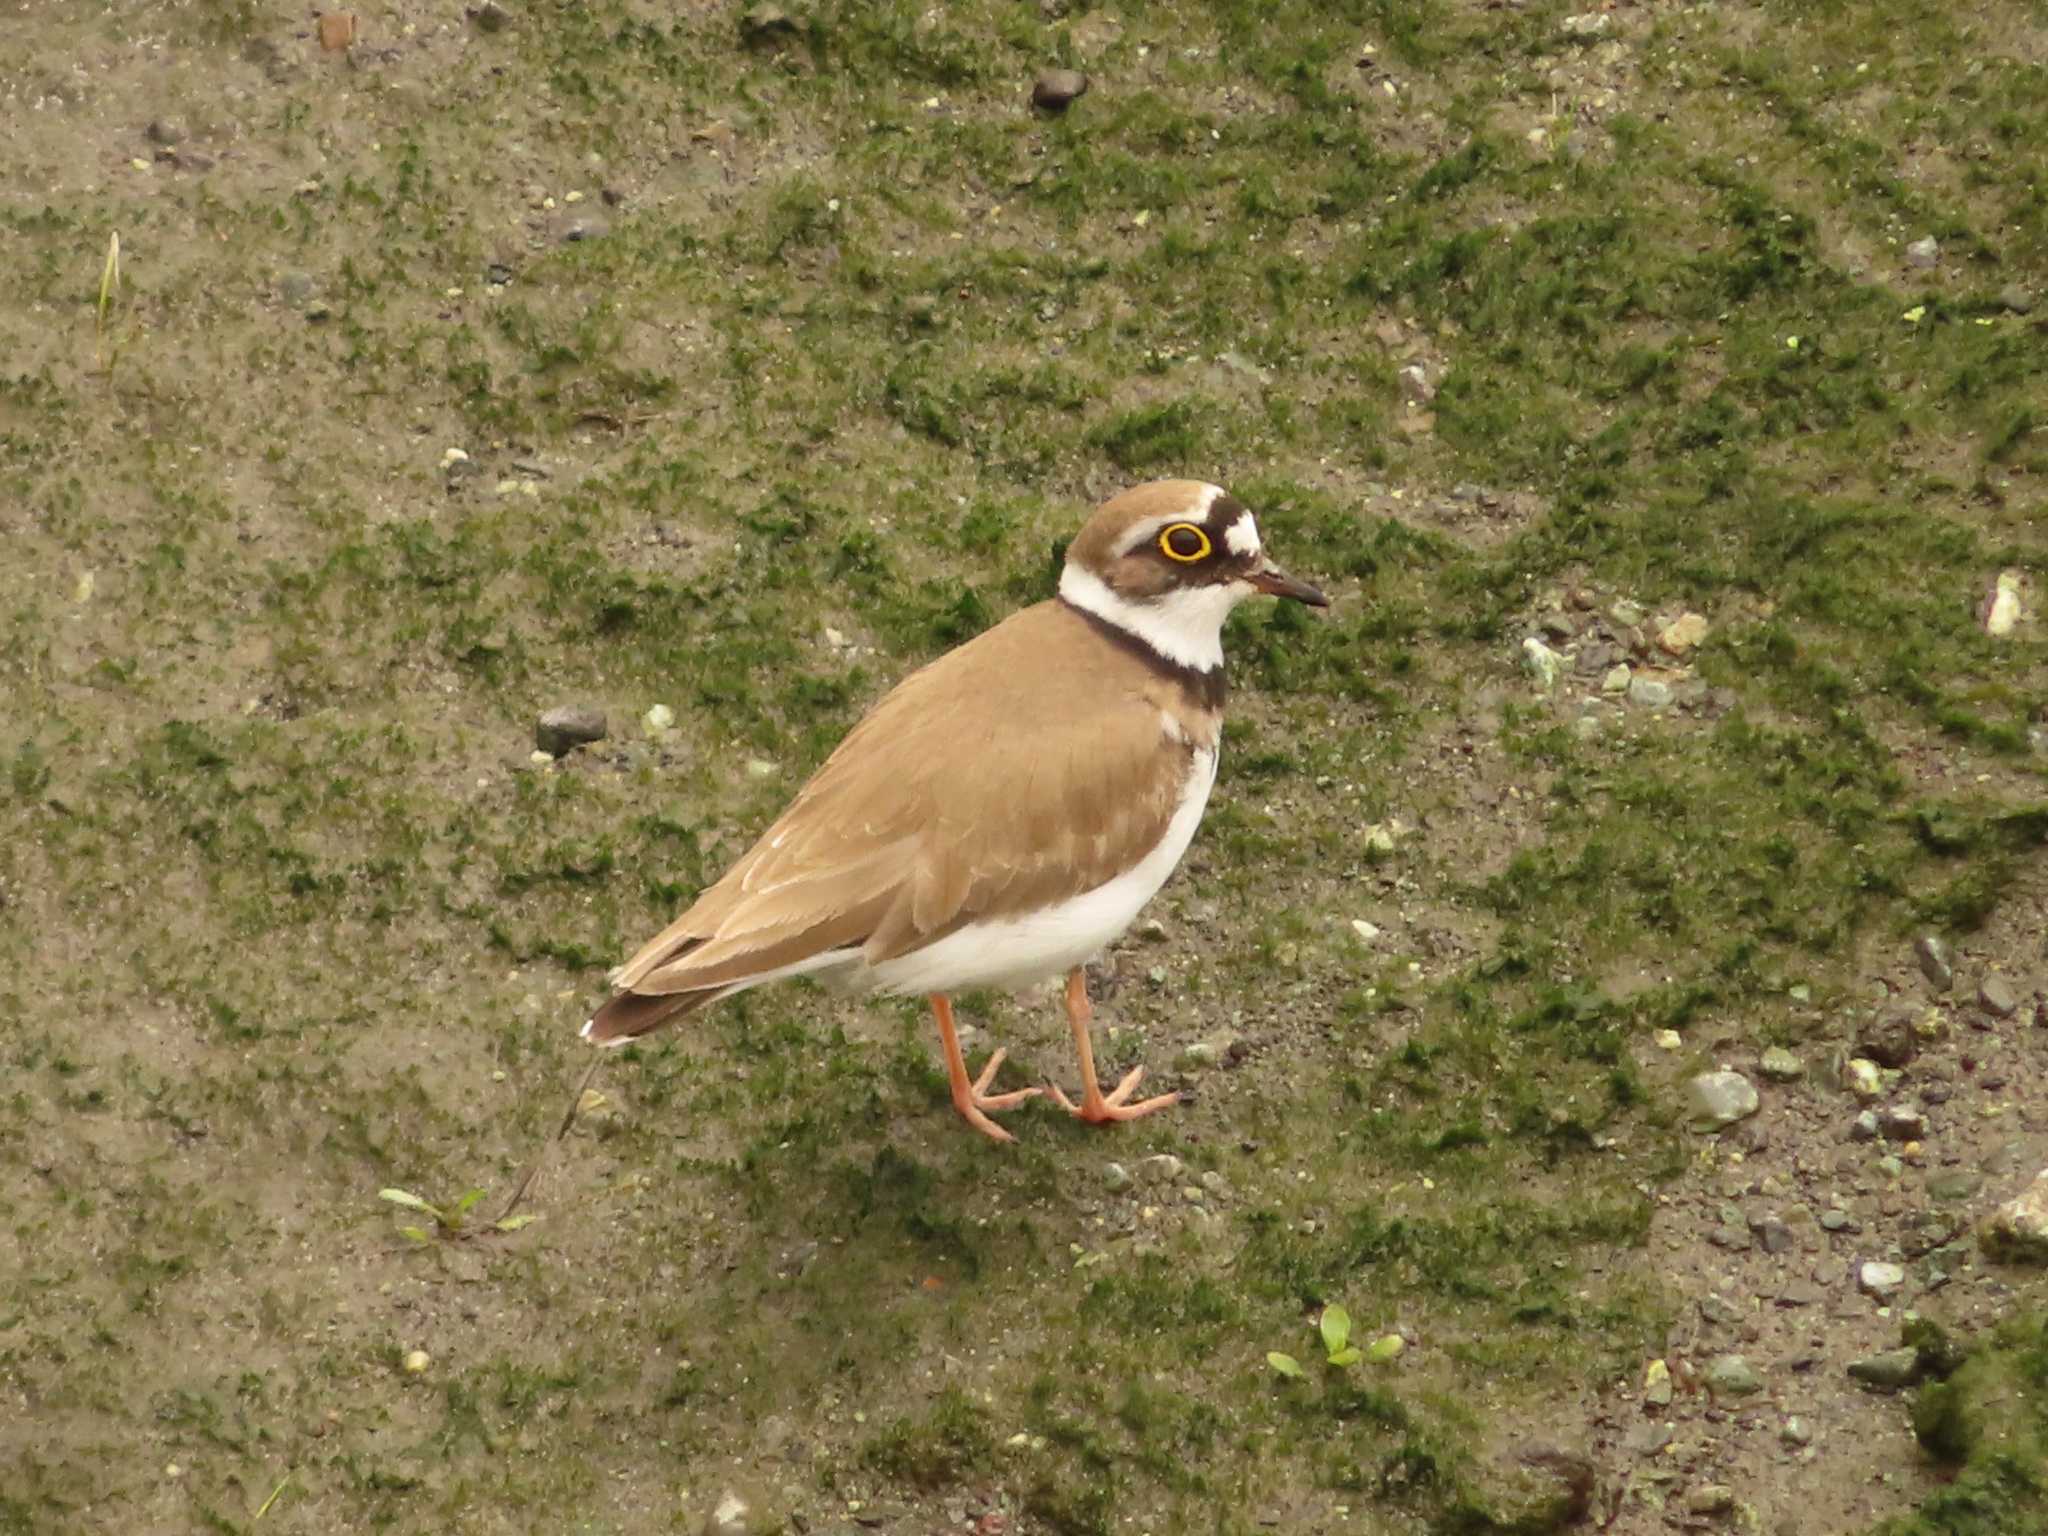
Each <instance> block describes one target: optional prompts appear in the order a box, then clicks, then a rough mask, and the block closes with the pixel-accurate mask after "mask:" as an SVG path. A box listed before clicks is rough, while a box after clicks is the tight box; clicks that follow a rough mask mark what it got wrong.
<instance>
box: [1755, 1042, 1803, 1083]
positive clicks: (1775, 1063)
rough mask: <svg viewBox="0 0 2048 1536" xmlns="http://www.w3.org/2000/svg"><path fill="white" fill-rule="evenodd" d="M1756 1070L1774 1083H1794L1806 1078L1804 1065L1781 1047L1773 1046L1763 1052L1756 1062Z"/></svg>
mask: <svg viewBox="0 0 2048 1536" xmlns="http://www.w3.org/2000/svg"><path fill="white" fill-rule="evenodd" d="M1756 1069H1757V1071H1758V1072H1760V1073H1762V1074H1763V1075H1764V1076H1765V1077H1768V1078H1769V1079H1770V1080H1771V1081H1772V1082H1774V1083H1796V1082H1798V1081H1799V1079H1801V1078H1802V1077H1804V1076H1806V1063H1805V1062H1803V1061H1801V1060H1800V1059H1799V1058H1798V1057H1797V1056H1794V1055H1793V1054H1792V1053H1791V1052H1790V1051H1788V1050H1786V1049H1785V1047H1784V1046H1782V1045H1774V1046H1772V1047H1771V1048H1770V1049H1769V1050H1767V1051H1765V1052H1764V1053H1763V1056H1762V1057H1761V1058H1759V1060H1758V1061H1757V1064H1756Z"/></svg>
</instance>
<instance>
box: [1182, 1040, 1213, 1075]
mask: <svg viewBox="0 0 2048 1536" xmlns="http://www.w3.org/2000/svg"><path fill="white" fill-rule="evenodd" d="M1222 1059H1223V1048H1222V1047H1221V1046H1219V1045H1218V1044H1217V1043H1216V1042H1215V1041H1213V1040H1197V1041H1195V1042H1194V1043H1193V1044H1192V1045H1190V1046H1188V1047H1187V1048H1186V1049H1185V1050H1183V1051H1182V1052H1181V1053H1180V1064H1181V1065H1182V1066H1183V1067H1186V1068H1188V1069H1190V1070H1192V1071H1201V1070H1202V1069H1203V1068H1205V1067H1213V1066H1215V1065H1216V1063H1217V1062H1219V1061H1221V1060H1222Z"/></svg>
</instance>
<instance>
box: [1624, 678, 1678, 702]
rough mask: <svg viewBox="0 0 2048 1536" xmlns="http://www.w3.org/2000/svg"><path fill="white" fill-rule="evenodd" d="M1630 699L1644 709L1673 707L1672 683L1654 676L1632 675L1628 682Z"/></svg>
mask: <svg viewBox="0 0 2048 1536" xmlns="http://www.w3.org/2000/svg"><path fill="white" fill-rule="evenodd" d="M1628 701H1629V703H1631V704H1635V705H1639V706H1640V707H1642V708H1644V709H1668V708H1670V707H1671V685H1670V684H1669V683H1665V682H1660V681H1658V680H1657V679H1656V678H1654V677H1632V678H1630V679H1629V684H1628Z"/></svg>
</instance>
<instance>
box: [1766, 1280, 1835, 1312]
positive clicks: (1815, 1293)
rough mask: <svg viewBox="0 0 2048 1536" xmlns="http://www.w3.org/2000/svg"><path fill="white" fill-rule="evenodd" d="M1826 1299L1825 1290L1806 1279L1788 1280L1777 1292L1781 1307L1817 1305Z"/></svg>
mask: <svg viewBox="0 0 2048 1536" xmlns="http://www.w3.org/2000/svg"><path fill="white" fill-rule="evenodd" d="M1827 1299H1828V1298H1827V1292H1825V1291H1823V1290H1822V1289H1821V1288H1820V1287H1819V1286H1817V1285H1815V1284H1813V1283H1812V1282H1811V1281H1808V1280H1788V1281H1786V1282H1785V1288H1784V1289H1783V1290H1782V1291H1780V1292H1778V1305H1779V1306H1781V1307H1817V1306H1819V1305H1820V1304H1821V1303H1822V1302H1824V1301H1826V1300H1827Z"/></svg>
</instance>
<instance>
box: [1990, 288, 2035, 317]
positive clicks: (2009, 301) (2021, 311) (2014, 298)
mask: <svg viewBox="0 0 2048 1536" xmlns="http://www.w3.org/2000/svg"><path fill="white" fill-rule="evenodd" d="M1998 302H1999V305H2000V306H2001V307H2002V308H2004V309H2007V310H2010V311H2011V312H2012V313H2013V314H2015V315H2028V314H2032V313H2033V311H2034V296H2033V295H2032V294H2031V293H2029V292H2027V290H2026V289H2024V288H2022V287H2021V286H2020V285H2019V284H2018V283H2010V284H2007V285H2006V286H2005V287H2003V288H2001V289H1999V290H1998Z"/></svg>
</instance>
